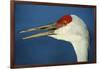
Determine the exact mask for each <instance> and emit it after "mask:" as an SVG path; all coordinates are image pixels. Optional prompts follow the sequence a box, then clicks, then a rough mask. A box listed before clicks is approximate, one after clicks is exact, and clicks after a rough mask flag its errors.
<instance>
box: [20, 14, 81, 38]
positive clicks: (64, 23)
mask: <svg viewBox="0 0 100 69" xmlns="http://www.w3.org/2000/svg"><path fill="white" fill-rule="evenodd" d="M74 17H75V18H76V19H75V18H74ZM77 19H78V20H77ZM73 21H77V22H78V21H79V18H78V17H77V16H75V15H74V16H73V15H64V16H62V17H61V18H60V19H58V20H57V21H56V22H55V23H53V24H50V25H44V26H39V27H35V28H29V29H27V30H23V31H21V32H20V33H25V32H32V31H37V30H48V31H47V32H43V33H38V34H33V35H31V36H28V37H24V38H23V39H30V38H35V37H40V36H47V35H50V36H52V35H54V36H55V35H59V34H64V35H65V34H66V33H67V32H68V33H69V31H68V28H67V27H68V26H69V27H70V25H71V23H73ZM79 25H80V24H79ZM76 29H77V28H76ZM77 30H80V29H77ZM71 32H74V29H73V30H72V31H71Z"/></svg>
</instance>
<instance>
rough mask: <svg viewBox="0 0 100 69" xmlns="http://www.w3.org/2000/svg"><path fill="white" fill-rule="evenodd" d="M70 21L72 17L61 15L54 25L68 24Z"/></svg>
mask: <svg viewBox="0 0 100 69" xmlns="http://www.w3.org/2000/svg"><path fill="white" fill-rule="evenodd" d="M71 21H72V17H71V16H70V15H64V16H63V17H61V18H60V19H59V20H58V21H57V23H56V27H57V28H59V27H62V26H64V25H67V24H69V23H70V22H71Z"/></svg>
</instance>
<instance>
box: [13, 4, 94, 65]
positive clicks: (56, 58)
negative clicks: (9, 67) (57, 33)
mask: <svg viewBox="0 0 100 69" xmlns="http://www.w3.org/2000/svg"><path fill="white" fill-rule="evenodd" d="M67 14H69V15H70V14H75V15H77V16H79V17H81V18H82V19H83V20H84V22H85V23H86V24H87V26H88V29H89V32H90V46H89V52H88V53H89V57H88V60H89V61H88V62H93V61H94V59H95V57H94V54H95V53H94V51H95V48H94V23H95V21H94V19H95V16H94V8H92V7H91V8H82V7H70V6H66V7H64V6H62V7H61V6H43V5H32V4H18V3H17V4H15V52H14V53H15V55H14V56H15V57H14V58H15V64H16V65H26V64H65V63H66V64H67V63H75V62H77V58H76V54H75V51H74V49H73V47H72V45H71V44H70V43H69V42H66V41H61V40H56V39H54V38H51V37H48V36H44V37H39V38H34V39H30V40H22V37H25V36H29V35H32V34H34V33H37V32H41V31H37V32H30V33H25V34H19V31H21V30H23V29H27V28H31V27H37V26H40V25H46V24H51V23H54V22H56V21H57V20H58V19H59V18H60V17H61V16H63V15H67ZM84 34H85V33H84Z"/></svg>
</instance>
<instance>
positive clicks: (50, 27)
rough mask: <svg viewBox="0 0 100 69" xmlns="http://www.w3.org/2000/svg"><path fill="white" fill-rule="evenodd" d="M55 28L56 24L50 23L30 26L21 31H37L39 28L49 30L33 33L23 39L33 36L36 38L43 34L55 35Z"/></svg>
mask: <svg viewBox="0 0 100 69" xmlns="http://www.w3.org/2000/svg"><path fill="white" fill-rule="evenodd" d="M55 29H56V26H55V24H50V25H45V26H39V27H35V28H29V29H26V30H22V31H20V32H19V33H26V32H32V31H37V30H47V32H43V33H38V34H33V35H30V36H27V37H23V38H22V39H31V38H36V37H41V36H46V35H54V30H55Z"/></svg>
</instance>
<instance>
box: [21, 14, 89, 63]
mask: <svg viewBox="0 0 100 69" xmlns="http://www.w3.org/2000/svg"><path fill="white" fill-rule="evenodd" d="M36 30H49V31H48V32H43V33H38V34H33V35H31V36H28V37H24V38H23V39H30V38H34V37H40V36H46V35H47V36H49V37H52V38H54V39H57V40H64V41H67V42H70V43H71V44H72V46H73V48H74V50H75V53H76V56H77V62H87V61H88V46H89V32H88V29H87V26H86V24H85V23H84V21H83V20H82V19H81V18H80V17H78V16H77V15H64V16H62V17H61V18H60V19H59V20H58V21H57V22H55V23H54V24H51V25H45V26H40V27H36V28H30V29H27V30H23V31H21V32H20V33H25V32H30V31H36Z"/></svg>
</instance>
